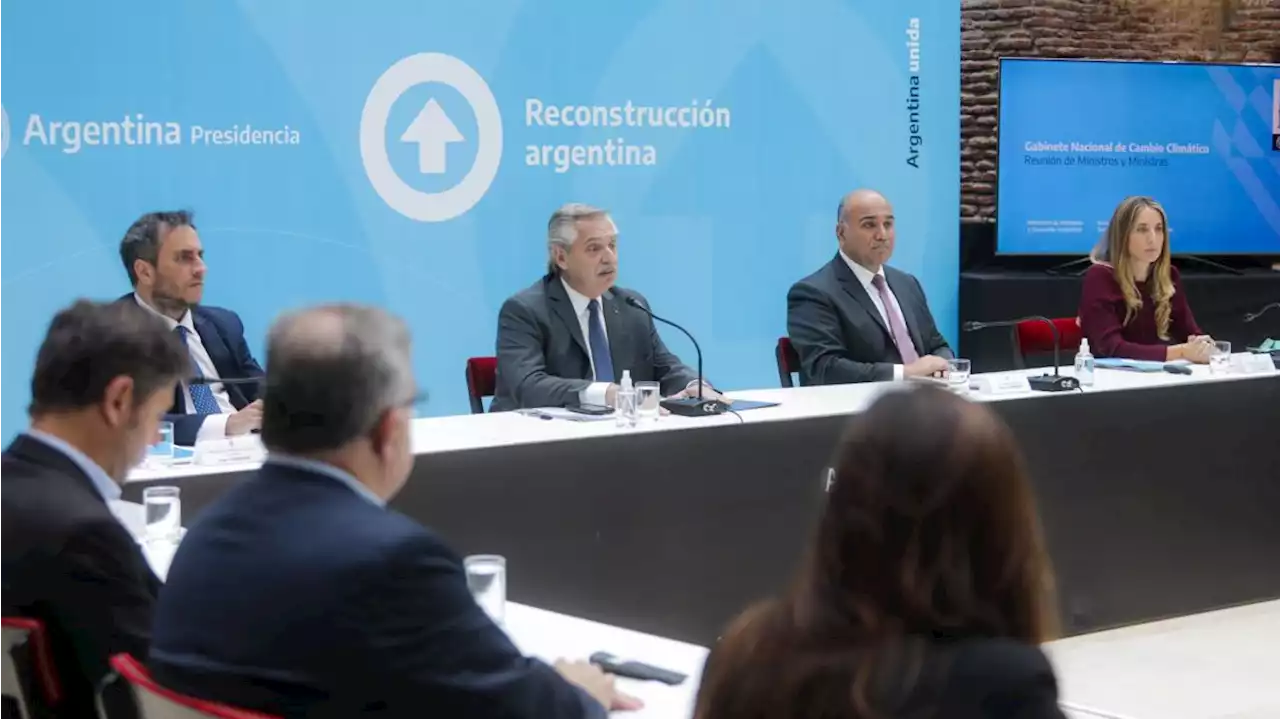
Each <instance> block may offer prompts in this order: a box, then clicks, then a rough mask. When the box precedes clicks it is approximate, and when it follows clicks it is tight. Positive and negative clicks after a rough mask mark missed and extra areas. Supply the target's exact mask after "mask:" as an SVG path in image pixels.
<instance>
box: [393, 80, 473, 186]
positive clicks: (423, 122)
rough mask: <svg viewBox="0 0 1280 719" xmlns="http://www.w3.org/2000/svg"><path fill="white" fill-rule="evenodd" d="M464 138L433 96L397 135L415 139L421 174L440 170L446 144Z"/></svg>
mask: <svg viewBox="0 0 1280 719" xmlns="http://www.w3.org/2000/svg"><path fill="white" fill-rule="evenodd" d="M464 140H466V138H465V137H463V136H462V133H461V132H458V128H457V126H455V125H454V124H453V121H452V120H450V119H449V116H448V115H446V114H444V108H442V107H440V103H438V102H436V99H435V98H434V97H433V98H431V99H430V100H428V101H427V104H426V105H423V107H422V111H421V112H419V113H418V116H417V117H415V118H413V122H411V123H409V129H407V130H405V131H404V134H403V135H401V136H400V141H401V142H416V143H418V171H419V172H421V173H422V174H424V175H440V174H443V173H444V171H445V169H444V168H445V160H446V159H447V158H446V153H447V151H448V148H449V144H450V143H453V142H463V141H464Z"/></svg>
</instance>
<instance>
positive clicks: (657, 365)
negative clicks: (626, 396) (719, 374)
mask: <svg viewBox="0 0 1280 719" xmlns="http://www.w3.org/2000/svg"><path fill="white" fill-rule="evenodd" d="M628 296H630V297H635V298H636V299H637V300H639V301H640V303H641V304H642V305H644V306H645V307H648V306H649V303H648V301H646V300H645V299H644V297H643V296H641V295H640V294H639V293H638V292H632V291H630V290H624V289H622V288H620V287H614V288H613V289H612V290H610V291H608V292H606V293H605V295H604V297H602V298H601V304H602V307H601V311H602V314H603V315H604V324H605V332H606V333H607V334H608V335H609V354H610V355H611V356H612V358H613V370H614V372H615V373H617V378H618V379H621V378H622V371H623V370H631V379H632V380H634V381H636V382H645V381H650V382H660V383H661V384H662V394H663V395H664V396H667V395H672V394H675V393H677V392H679V391H680V390H682V389H684V388H685V387H686V386H687V385H688V384H689V383H690V382H692V381H694V380H695V379H697V378H698V373H697V372H695V371H693V370H692V369H690V368H689V367H687V366H686V365H684V364H682V363H681V362H680V358H678V357H676V356H675V355H674V354H672V353H671V352H670V351H669V350H668V349H667V346H666V345H665V344H663V342H662V338H661V337H659V336H658V331H657V329H656V328H655V327H654V326H653V320H652V319H651V318H650V317H649V316H648V315H647V314H645V313H644V312H641V311H640V310H639V309H636V308H635V307H630V306H628V305H627V304H626V298H627V297H628ZM592 377H593V372H592V368H591V361H590V359H589V355H588V354H587V341H586V338H585V337H583V336H582V327H581V325H580V324H579V323H578V318H577V316H575V314H574V311H573V303H572V302H571V301H570V300H569V295H568V293H566V292H565V291H564V285H563V284H561V282H560V278H559V277H556V276H554V275H547V276H545V277H543V278H542V279H541V280H538V281H537V282H535V283H534V284H533V285H532V286H530V287H529V288H527V289H525V290H522V291H521V292H519V293H517V294H516V295H515V296H513V297H511V298H510V299H508V300H507V301H506V302H504V303H503V305H502V310H501V312H499V313H498V382H497V389H496V391H495V393H494V398H493V405H492V406H491V408H490V409H491V411H494V412H501V411H504V410H512V409H520V408H526V407H576V406H577V405H578V403H579V399H578V395H579V393H580V392H581V391H582V390H583V389H585V388H586V387H587V386H588V385H590V384H591V382H592Z"/></svg>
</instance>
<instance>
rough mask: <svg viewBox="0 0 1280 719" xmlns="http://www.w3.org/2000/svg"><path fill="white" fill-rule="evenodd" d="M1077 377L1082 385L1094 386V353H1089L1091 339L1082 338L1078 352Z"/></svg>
mask: <svg viewBox="0 0 1280 719" xmlns="http://www.w3.org/2000/svg"><path fill="white" fill-rule="evenodd" d="M1076 379H1077V380H1079V381H1080V386H1081V387H1092V386H1093V355H1092V354H1090V353H1089V340H1086V339H1082V340H1080V351H1079V352H1076Z"/></svg>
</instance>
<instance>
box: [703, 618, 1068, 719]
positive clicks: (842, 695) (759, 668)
mask: <svg viewBox="0 0 1280 719" xmlns="http://www.w3.org/2000/svg"><path fill="white" fill-rule="evenodd" d="M723 647H724V645H723V644H721V645H720V646H717V647H716V648H714V649H713V650H712V652H711V657H710V659H709V660H708V663H707V670H706V674H704V677H703V683H702V687H703V690H702V691H703V694H702V695H701V696H699V706H700V708H702V709H704V710H705V712H704V714H700V716H702V717H703V719H809V718H810V717H837V716H847V715H849V713H850V711H849V710H850V704H851V688H853V687H856V686H861V687H862V691H863V692H865V698H866V700H867V702H868V703H869V704H870V706H871V709H872V710H873V711H872V714H871V715H872V716H881V717H894V718H901V719H923V718H925V717H929V718H930V719H1065V717H1064V715H1063V712H1062V710H1061V709H1060V708H1059V707H1058V685H1057V679H1056V678H1055V676H1054V672H1053V668H1052V666H1050V664H1049V661H1048V660H1047V659H1046V658H1045V655H1044V653H1043V652H1042V651H1041V650H1040V649H1039V648H1038V647H1035V646H1031V645H1028V644H1024V643H1022V642H1019V641H1016V640H1013V639H1005V638H977V637H975V638H969V639H954V640H948V641H938V640H935V639H929V640H923V639H919V638H912V639H910V640H908V641H901V642H899V643H896V644H895V645H893V646H891V647H882V648H880V649H878V650H877V651H874V652H870V651H867V650H865V649H863V648H860V647H858V646H851V647H848V648H847V649H845V650H844V651H841V650H840V649H838V648H836V647H832V646H830V645H829V644H828V643H825V642H823V643H821V647H820V648H812V649H810V648H800V647H795V648H794V649H793V651H791V652H788V651H785V650H784V651H783V652H781V653H777V652H775V653H773V654H770V653H767V652H760V653H759V654H758V656H750V655H748V654H747V653H746V652H747V651H749V650H748V649H747V646H746V645H745V643H743V642H738V643H736V647H735V649H736V651H737V652H739V654H738V655H737V656H733V657H730V656H721V652H723V651H724V649H723ZM722 662H727V663H726V664H724V668H723V669H718V668H717V665H718V664H720V663H722ZM778 667H787V668H788V669H786V670H779V669H778ZM780 671H781V672H782V673H783V675H784V676H786V678H787V679H789V681H786V682H778V681H774V682H769V681H767V680H765V681H761V679H764V678H766V677H768V676H770V675H771V674H777V673H779V672H780ZM730 672H732V673H730ZM709 679H710V680H709ZM712 692H714V693H712Z"/></svg>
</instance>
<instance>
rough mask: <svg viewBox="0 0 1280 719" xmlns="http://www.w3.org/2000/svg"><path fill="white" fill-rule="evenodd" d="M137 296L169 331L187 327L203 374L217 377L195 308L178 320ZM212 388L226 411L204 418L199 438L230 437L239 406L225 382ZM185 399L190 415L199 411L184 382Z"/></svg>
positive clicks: (189, 340) (192, 350)
mask: <svg viewBox="0 0 1280 719" xmlns="http://www.w3.org/2000/svg"><path fill="white" fill-rule="evenodd" d="M133 298H134V299H135V300H137V301H138V304H139V305H141V306H142V307H145V308H146V309H148V310H150V311H151V312H152V313H153V314H155V315H156V316H157V317H159V318H160V319H162V320H164V321H165V324H166V325H168V327H169V331H170V332H172V331H173V330H174V329H176V328H177V327H178V326H179V325H181V326H183V327H186V328H187V349H188V350H189V351H190V352H191V358H192V359H193V360H195V363H196V366H197V367H199V368H200V374H202V375H204V376H205V377H210V378H217V377H218V376H219V375H218V368H216V367H214V366H213V359H212V358H211V357H209V351H208V350H206V349H205V348H204V342H203V341H201V339H200V333H199V332H196V326H195V324H194V323H193V322H192V320H191V310H187V311H186V312H184V313H183V314H182V319H180V320H176V321H175V320H174V319H173V318H172V317H169V316H168V315H165V314H161V313H160V312H158V311H156V308H154V307H152V306H151V305H149V304H147V303H146V301H144V300H143V299H142V298H141V297H139V296H138V293H137V292H135V293H133ZM209 389H210V390H212V392H213V399H214V400H215V401H216V402H217V403H218V409H220V410H222V414H211V415H208V416H206V417H205V418H204V422H201V423H200V430H199V431H198V432H197V433H196V441H197V442H199V441H200V440H202V439H217V438H221V437H225V436H227V416H228V415H231V414H234V413H235V411H236V406H235V405H234V404H231V397H229V396H228V395H227V388H226V387H224V386H223V385H221V384H211V385H209ZM182 398H183V402H184V403H185V405H186V406H185V411H186V413H187V414H195V411H196V406H195V402H193V401H192V400H191V388H190V387H189V386H187V383H186V382H185V381H184V382H183V383H182Z"/></svg>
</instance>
